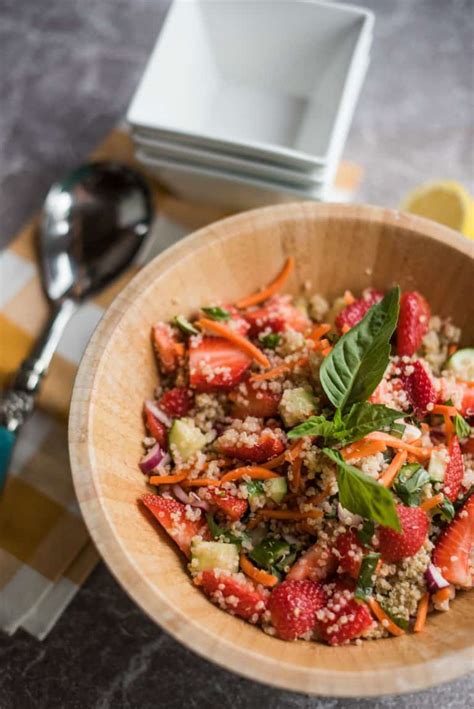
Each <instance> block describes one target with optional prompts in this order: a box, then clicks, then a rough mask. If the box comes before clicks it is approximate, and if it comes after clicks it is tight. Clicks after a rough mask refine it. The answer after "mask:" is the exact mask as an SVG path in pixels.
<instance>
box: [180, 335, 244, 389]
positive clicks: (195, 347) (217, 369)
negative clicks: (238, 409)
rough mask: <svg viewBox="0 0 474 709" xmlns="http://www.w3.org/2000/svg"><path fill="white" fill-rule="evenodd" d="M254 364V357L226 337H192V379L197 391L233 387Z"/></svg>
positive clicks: (190, 356)
mask: <svg viewBox="0 0 474 709" xmlns="http://www.w3.org/2000/svg"><path fill="white" fill-rule="evenodd" d="M251 364H252V358H251V357H249V356H248V355H247V354H246V353H245V352H242V350H240V349H239V348H238V347H236V346H235V345H233V344H232V343H231V342H229V341H228V340H226V339H225V338H223V337H198V338H191V340H190V347H189V382H190V385H191V387H192V388H193V389H196V390H197V391H207V392H211V391H230V390H231V389H233V388H234V387H235V386H237V384H239V383H240V382H241V381H242V379H243V377H244V376H245V372H246V371H247V370H248V368H249V367H250V365H251Z"/></svg>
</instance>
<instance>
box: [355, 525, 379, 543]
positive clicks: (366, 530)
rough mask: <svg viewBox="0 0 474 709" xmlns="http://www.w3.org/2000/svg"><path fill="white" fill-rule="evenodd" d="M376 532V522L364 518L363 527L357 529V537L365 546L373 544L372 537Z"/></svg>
mask: <svg viewBox="0 0 474 709" xmlns="http://www.w3.org/2000/svg"><path fill="white" fill-rule="evenodd" d="M374 532H375V524H374V523H373V522H372V520H371V519H364V522H363V524H362V529H359V530H357V539H358V540H359V541H360V542H362V544H364V545H365V546H367V547H368V546H372V538H373V536H374Z"/></svg>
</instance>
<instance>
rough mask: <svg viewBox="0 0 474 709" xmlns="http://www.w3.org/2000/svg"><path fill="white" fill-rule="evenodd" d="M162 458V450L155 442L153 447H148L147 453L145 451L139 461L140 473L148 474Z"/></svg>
mask: <svg viewBox="0 0 474 709" xmlns="http://www.w3.org/2000/svg"><path fill="white" fill-rule="evenodd" d="M162 460H163V451H162V450H161V448H160V446H159V444H158V443H156V444H155V445H154V446H153V448H150V450H149V451H148V453H146V454H145V455H144V456H143V458H142V459H141V461H140V462H139V464H138V465H139V467H140V470H141V471H142V473H144V474H145V475H149V474H150V473H152V472H153V471H154V470H155V468H157V467H158V465H159V464H160V463H161V461H162Z"/></svg>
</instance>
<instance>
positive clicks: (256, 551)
mask: <svg viewBox="0 0 474 709" xmlns="http://www.w3.org/2000/svg"><path fill="white" fill-rule="evenodd" d="M290 552H291V549H290V545H289V544H288V542H285V540H284V539H269V538H268V537H267V538H266V539H264V540H263V541H261V542H260V544H257V546H255V547H254V548H253V549H252V551H251V552H250V554H249V557H250V558H251V559H252V560H253V561H255V563H256V564H258V566H261V567H262V568H264V569H271V568H272V567H273V566H275V567H277V568H278V564H279V563H280V562H281V561H283V559H284V558H285V557H287V556H288V555H289V554H290Z"/></svg>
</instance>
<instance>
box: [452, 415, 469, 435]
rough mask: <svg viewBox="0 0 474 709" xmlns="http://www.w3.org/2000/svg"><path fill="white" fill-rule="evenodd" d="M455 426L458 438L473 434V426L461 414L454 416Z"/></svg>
mask: <svg viewBox="0 0 474 709" xmlns="http://www.w3.org/2000/svg"><path fill="white" fill-rule="evenodd" d="M454 428H455V430H456V436H457V437H458V438H467V437H468V436H470V435H471V427H470V426H469V424H468V422H467V421H466V419H464V418H463V417H462V416H461V415H460V414H456V416H455V417H454Z"/></svg>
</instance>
